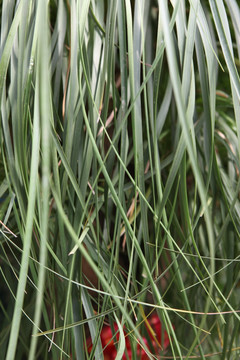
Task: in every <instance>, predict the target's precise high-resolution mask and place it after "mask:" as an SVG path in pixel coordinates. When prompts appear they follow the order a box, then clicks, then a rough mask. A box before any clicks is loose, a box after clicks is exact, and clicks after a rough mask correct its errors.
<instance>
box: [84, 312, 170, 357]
mask: <svg viewBox="0 0 240 360" xmlns="http://www.w3.org/2000/svg"><path fill="white" fill-rule="evenodd" d="M148 323H149V326H146V329H147V332H148V334H149V337H150V339H151V345H152V347H153V348H154V351H155V353H154V355H158V354H159V352H160V351H161V350H163V349H164V350H165V349H167V347H168V345H169V337H168V334H167V332H166V331H165V330H164V334H163V345H162V326H161V322H160V320H159V318H158V316H157V315H153V316H151V317H150V318H149V320H148ZM114 330H115V333H116V339H117V342H118V341H119V332H118V327H117V324H116V323H114ZM124 334H125V336H126V337H125V341H126V351H127V354H128V357H129V359H130V360H131V359H132V351H131V344H130V340H129V337H128V336H127V335H126V333H125V332H124ZM100 338H101V342H102V347H103V349H104V351H103V355H104V360H113V359H115V358H116V355H117V350H116V348H117V346H115V345H114V340H113V334H112V330H111V327H110V326H108V325H105V326H104V327H103V329H102V332H101V335H100ZM143 341H144V343H145V344H146V347H147V348H148V349H149V351H151V350H150V346H149V344H148V342H147V339H146V337H143ZM88 343H90V346H89V347H88V352H89V353H90V352H91V350H92V344H91V340H90V339H88ZM116 345H117V344H116ZM137 355H138V358H139V359H141V360H148V359H149V357H148V355H147V353H146V352H145V350H144V349H143V348H142V347H141V346H140V344H137ZM122 358H123V360H127V357H126V355H125V353H124V354H123V357H122Z"/></svg>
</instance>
